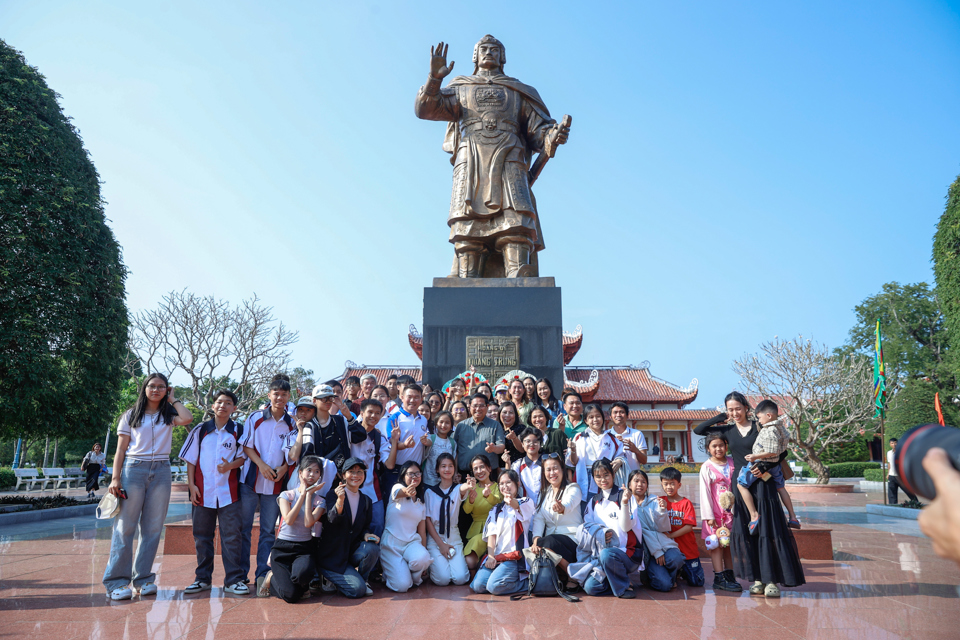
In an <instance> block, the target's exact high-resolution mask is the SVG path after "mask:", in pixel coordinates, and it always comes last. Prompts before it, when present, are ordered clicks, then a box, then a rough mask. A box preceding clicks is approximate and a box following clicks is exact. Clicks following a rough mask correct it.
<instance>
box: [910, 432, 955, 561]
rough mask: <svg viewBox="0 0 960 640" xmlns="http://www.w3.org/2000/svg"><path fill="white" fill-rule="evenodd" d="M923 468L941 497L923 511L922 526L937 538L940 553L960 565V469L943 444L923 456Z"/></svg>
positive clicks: (935, 544)
mask: <svg viewBox="0 0 960 640" xmlns="http://www.w3.org/2000/svg"><path fill="white" fill-rule="evenodd" d="M923 468H924V469H925V470H926V472H927V473H929V474H930V477H931V478H932V479H933V484H934V486H936V488H937V497H936V499H935V500H934V501H933V502H931V503H930V504H929V505H928V506H927V507H926V508H925V509H924V510H923V511H921V512H920V517H919V519H918V521H919V523H920V530H921V531H923V533H924V534H925V535H927V536H928V537H929V538H930V539H931V540H932V541H933V551H934V552H935V553H936V554H937V555H938V556H940V557H941V558H947V559H949V560H953V561H954V562H956V563H957V564H958V565H960V472H958V471H957V470H956V469H954V468H953V465H951V464H950V459H949V458H947V452H946V451H944V450H943V449H940V448H939V447H934V448H933V449H930V451H928V452H927V455H925V456H924V457H923Z"/></svg>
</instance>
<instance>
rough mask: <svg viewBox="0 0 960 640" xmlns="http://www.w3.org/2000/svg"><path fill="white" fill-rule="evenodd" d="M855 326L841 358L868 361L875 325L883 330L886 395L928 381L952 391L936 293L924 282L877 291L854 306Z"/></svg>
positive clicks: (942, 325) (841, 350) (952, 385)
mask: <svg viewBox="0 0 960 640" xmlns="http://www.w3.org/2000/svg"><path fill="white" fill-rule="evenodd" d="M854 313H856V315H857V321H856V324H854V326H853V328H851V329H850V337H849V339H848V341H847V344H846V345H844V346H843V347H841V348H840V349H838V350H837V351H838V353H841V354H854V353H859V354H863V355H865V356H868V357H870V358H872V357H873V352H874V340H875V337H874V336H875V333H874V332H875V330H876V326H877V320H880V322H881V324H882V327H883V357H884V364H886V370H887V392H888V394H890V395H891V396H892V395H896V393H897V392H899V390H900V389H901V388H903V386H904V385H905V384H906V383H907V381H908V380H916V379H920V378H928V379H929V380H930V381H931V382H933V384H935V385H937V386H938V387H940V388H942V389H953V387H954V386H955V383H954V378H955V376H954V371H953V369H952V367H951V366H950V364H949V362H948V354H949V351H950V348H949V347H950V345H949V344H948V334H947V329H946V326H945V324H944V314H943V312H942V311H941V305H940V299H939V297H938V295H937V291H936V290H934V289H931V288H930V286H929V285H928V284H927V283H926V282H919V283H917V284H900V283H899V282H888V283H887V284H885V285H883V290H882V291H881V292H880V293H878V294H876V295H873V296H870V297H869V298H866V299H865V300H864V301H863V302H861V303H860V304H859V305H857V306H856V308H855V309H854Z"/></svg>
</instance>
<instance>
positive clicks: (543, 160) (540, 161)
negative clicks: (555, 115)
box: [528, 114, 573, 186]
mask: <svg viewBox="0 0 960 640" xmlns="http://www.w3.org/2000/svg"><path fill="white" fill-rule="evenodd" d="M572 122H573V118H571V117H570V116H568V115H566V114H564V116H563V119H562V120H561V121H560V124H561V126H564V127H569V126H570V123H572ZM556 152H557V146H556V145H554V147H553V149H550V150H549V152H548V151H547V150H544V151H543V153H541V154H540V155H538V156H537V159H536V160H534V161H533V166H532V167H530V173H529V174H528V176H529V179H530V185H531V186H533V183H534V182H536V181H537V178H539V177H540V172H542V171H543V168H544V167H545V166H547V160H549V159H550V158H552V157H553V156H554V154H555V153H556Z"/></svg>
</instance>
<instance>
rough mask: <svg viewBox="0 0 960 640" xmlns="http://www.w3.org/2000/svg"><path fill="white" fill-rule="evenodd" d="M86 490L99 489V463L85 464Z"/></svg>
mask: <svg viewBox="0 0 960 640" xmlns="http://www.w3.org/2000/svg"><path fill="white" fill-rule="evenodd" d="M86 482H87V491H99V490H100V465H98V464H87V478H86Z"/></svg>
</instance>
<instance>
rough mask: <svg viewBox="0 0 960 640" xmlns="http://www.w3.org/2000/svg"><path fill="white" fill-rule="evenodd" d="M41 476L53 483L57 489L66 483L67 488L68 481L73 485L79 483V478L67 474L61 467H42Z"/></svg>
mask: <svg viewBox="0 0 960 640" xmlns="http://www.w3.org/2000/svg"><path fill="white" fill-rule="evenodd" d="M43 477H45V478H46V479H47V480H49V481H50V482H51V483H52V484H53V488H54V489H59V488H60V487H61V486H63V485H66V487H67V489H69V488H70V483H73V485H74V486H75V487H76V486H79V484H80V478H78V477H70V476H68V475H67V472H66V471H64V469H63V468H62V467H44V468H43Z"/></svg>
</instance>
